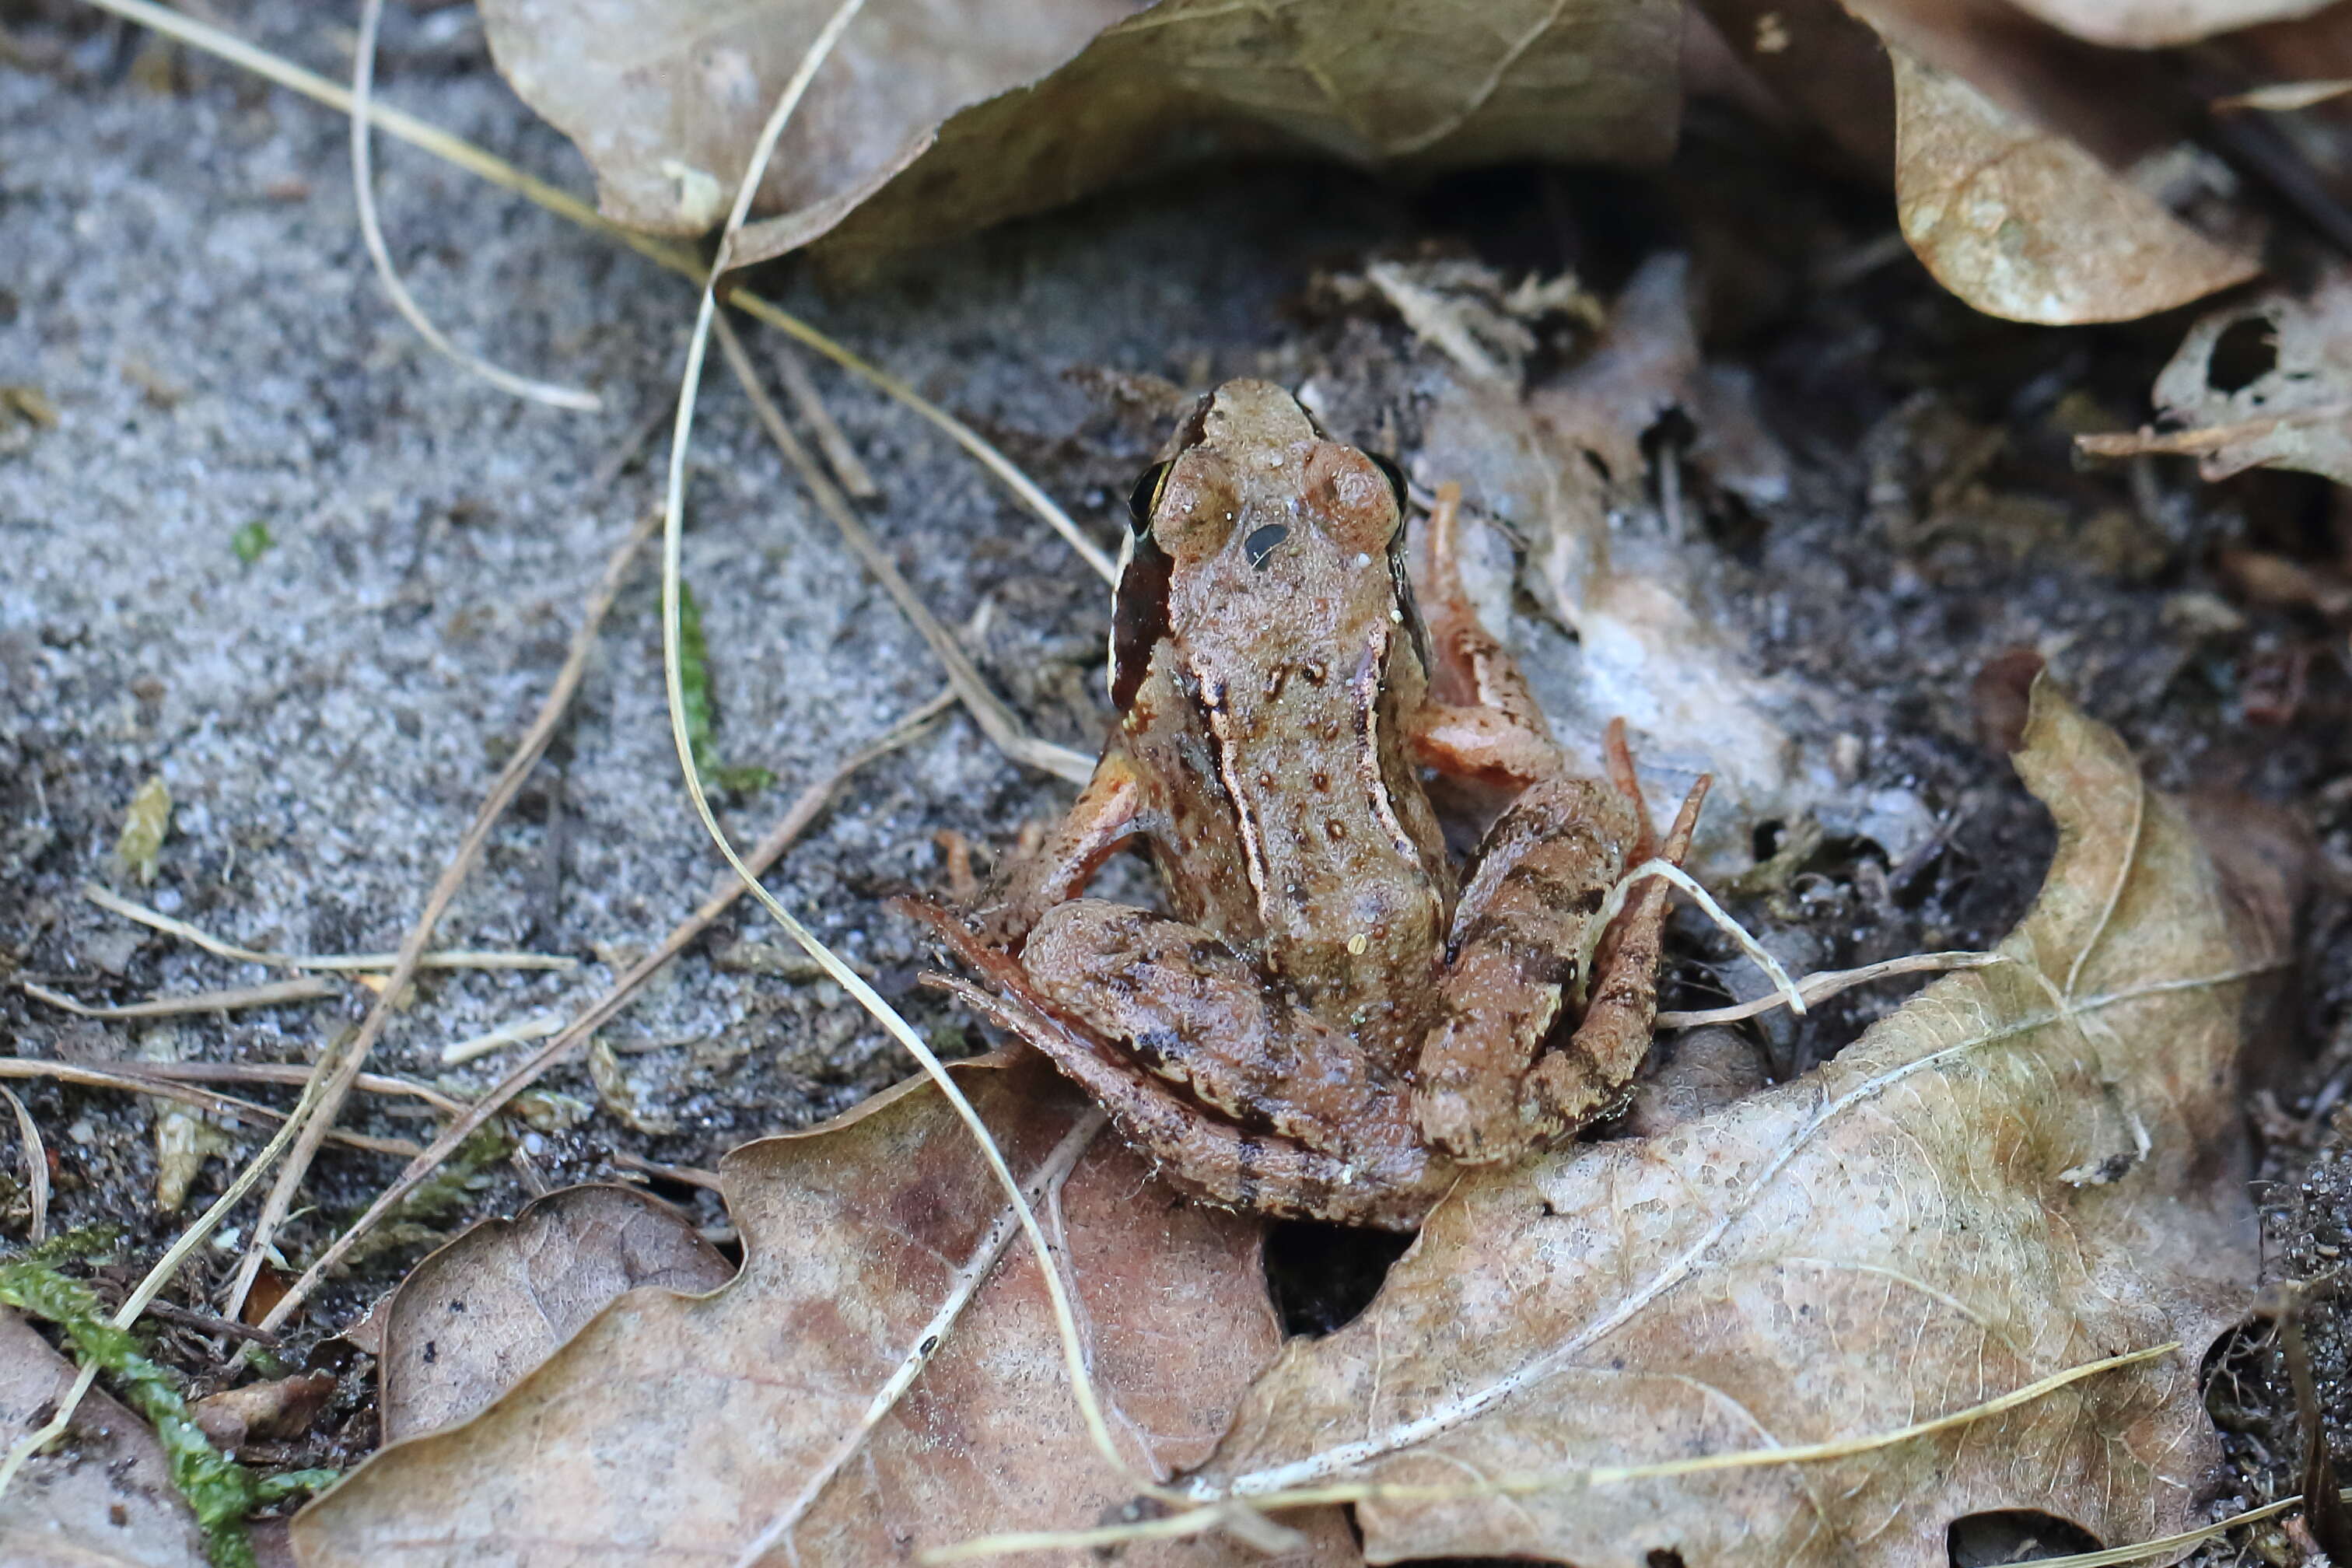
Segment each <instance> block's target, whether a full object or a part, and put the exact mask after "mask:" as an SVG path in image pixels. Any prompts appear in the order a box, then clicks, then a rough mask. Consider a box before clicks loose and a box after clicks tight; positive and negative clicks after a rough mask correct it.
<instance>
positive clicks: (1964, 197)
mask: <svg viewBox="0 0 2352 1568" xmlns="http://www.w3.org/2000/svg"><path fill="white" fill-rule="evenodd" d="M1887 53H1888V55H1889V57H1890V58H1892V59H1893V60H1894V62H1895V212H1896V216H1897V218H1898V220H1899V221H1900V223H1901V225H1902V229H1903V237H1904V238H1905V239H1906V241H1908V242H1909V244H1910V246H1911V248H1912V250H1913V251H1914V252H1916V254H1917V256H1918V258H1919V259H1920V261H1921V262H1923V263H1924V264H1925V265H1926V266H1927V270H1928V271H1929V272H1931V273H1933V274H1934V275H1935V278H1936V281H1937V282H1938V283H1941V284H1942V285H1943V286H1944V287H1945V288H1947V289H1950V290H1951V291H1952V292H1953V293H1955V294H1957V295H1958V296H1959V297H1960V298H1961V299H1963V300H1967V301H1968V302H1969V304H1970V305H1972V306H1974V307H1976V309H1978V310H1982V311H1984V312H1985V313H1986V314H1988V315H1993V316H2001V317H2005V318H2007V319H2008V320H2010V321H2032V322H2035V323H2038V324H2040V325H2043V326H2075V325H2081V324H2084V323H2087V322H2093V321H2136V320H2137V319H2138V318H2139V317H2142V316H2149V315H2154V314H2156V313H2157V312H2158V311H2159V310H2171V309H2173V308H2174V307H2176V306H2179V305H2185V304H2187V303H2188V302H2189V301H2190V300H2197V299H2201V298H2203V297H2204V296H2205V295H2208V294H2210V293H2213V292H2215V291H2216V290H2218V289H2227V288H2229V287H2231V285H2233V284H2237V283H2242V282H2244V281H2245V280H2246V279H2249V278H2252V277H2253V276H2255V275H2256V274H2257V273H2259V272H2260V271H2261V270H2262V264H2261V262H2260V260H2259V259H2258V258H2256V257H2255V256H2253V255H2252V254H2251V253H2249V252H2246V251H2242V250H2238V249H2234V248H2231V247H2228V246H2224V245H2221V244H2220V243H2217V242H2216V241H2214V240H2211V239H2209V238H2207V237H2205V236H2204V235H2202V234H2200V233H2199V232H2198V231H2197V230H2195V229H2193V228H2191V227H2189V226H2188V225H2187V224H2185V223H2183V222H2182V221H2181V220H2180V219H2179V218H2177V217H2175V216H2173V215H2172V214H2171V212H2169V211H2168V209H2167V208H2166V207H2165V205H2164V204H2163V203H2162V202H2160V201H2158V199H2157V198H2156V197H2155V196H2154V195H2150V194H2148V193H2147V191H2144V190H2142V189H2140V188H2139V187H2138V186H2137V185H2136V184H2133V183H2132V182H2131V181H2130V180H2128V179H2126V178H2125V177H2123V176H2122V175H2120V174H2116V172H2114V171H2113V170H2111V169H2109V168H2108V167H2107V166H2106V165H2105V163H2101V162H2100V161H2099V160H2098V159H2097V158H2095V157H2094V156H2093V155H2092V154H2091V153H2089V152H2088V151H2086V150H2084V148H2083V147H2081V146H2079V145H2077V144H2076V143H2075V142H2074V141H2072V140H2071V139H2069V138H2068V137H2066V136H2063V135H2061V134H2059V133H2057V132H2052V131H2049V130H2045V129H2043V128H2042V126H2040V125H2037V124H2035V123H2034V122H2032V121H2030V120H2028V119H2026V118H2025V117H2024V116H2023V115H2021V114H2020V113H2018V112H2016V111H2015V110H2011V109H2007V108H2004V107H2002V106H2001V105H2000V104H1999V103H1997V102H1995V101H1994V100H1993V99H1991V98H1990V97H1989V96H1987V95H1986V94H1985V93H1984V92H1982V91H1980V90H1979V89H1978V88H1976V87H1975V86H1973V85H1971V84H1970V83H1969V81H1968V80H1966V79H1963V78H1961V77H1959V76H1958V75H1955V74H1953V73H1952V72H1950V71H1947V70H1943V69H1939V68H1937V67H1935V66H1931V65H1928V64H1926V63H1924V62H1923V61H1921V60H1920V59H1918V58H1915V57H1914V56H1913V55H1911V54H1910V53H1909V52H1908V51H1907V50H1906V49H1904V48H1902V47H1898V46H1895V45H1894V44H1892V43H1891V42H1890V44H1889V46H1888V50H1887Z"/></svg>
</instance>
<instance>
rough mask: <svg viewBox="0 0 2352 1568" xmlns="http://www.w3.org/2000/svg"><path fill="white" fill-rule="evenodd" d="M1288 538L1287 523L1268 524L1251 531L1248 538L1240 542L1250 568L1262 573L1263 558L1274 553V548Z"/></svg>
mask: <svg viewBox="0 0 2352 1568" xmlns="http://www.w3.org/2000/svg"><path fill="white" fill-rule="evenodd" d="M1289 537H1290V525H1289V524H1288V523H1284V522H1269V523H1267V524H1266V525H1265V527H1264V528H1260V529H1254V530H1252V531H1251V533H1250V536H1249V537H1248V538H1247V539H1244V540H1243V541H1242V552H1243V553H1244V554H1245V555H1247V556H1248V557H1249V563H1250V565H1251V566H1253V567H1255V569H1257V570H1258V571H1260V572H1263V571H1265V558H1266V557H1267V556H1269V555H1271V554H1273V553H1274V547H1275V546H1276V545H1277V544H1280V543H1281V542H1283V541H1284V540H1286V539H1287V538H1289Z"/></svg>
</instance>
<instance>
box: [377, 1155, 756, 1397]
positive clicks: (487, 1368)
mask: <svg viewBox="0 0 2352 1568" xmlns="http://www.w3.org/2000/svg"><path fill="white" fill-rule="evenodd" d="M734 1275H735V1268H734V1266H733V1265H732V1264H730V1263H729V1262H728V1261H727V1260H726V1259H725V1258H722V1257H720V1256H719V1249H718V1248H717V1247H713V1246H711V1245H710V1244H709V1242H708V1241H705V1240H704V1239H703V1238H702V1237H701V1235H700V1233H699V1232H698V1231H697V1230H696V1229H695V1228H694V1226H693V1224H692V1223H691V1222H690V1221H688V1219H687V1218H686V1216H685V1215H681V1214H679V1213H678V1212H677V1210H676V1209H674V1208H672V1207H670V1206H669V1205H667V1204H665V1203H663V1202H662V1201H661V1200H660V1199H658V1198H654V1197H649V1196H647V1195H646V1194H644V1193H641V1192H638V1191H636V1190H635V1188H631V1187H616V1186H604V1185H590V1186H579V1187H565V1188H564V1189H562V1191H561V1192H553V1193H550V1194H547V1195H546V1196H545V1197H543V1198H538V1199H534V1200H533V1201H532V1202H530V1203H529V1204H526V1205H523V1207H522V1209H521V1211H520V1213H518V1214H517V1215H515V1216H514V1218H512V1219H494V1220H490V1221H488V1222H486V1223H484V1224H482V1225H478V1226H475V1227H474V1228H473V1229H471V1230H469V1231H467V1233H466V1234H465V1235H463V1236H461V1237H458V1238H457V1240H455V1241H453V1242H451V1243H450V1244H449V1245H448V1246H446V1247H443V1248H442V1249H441V1250H440V1251H438V1252H436V1253H435V1254H434V1255H433V1256H432V1257H430V1258H426V1259H425V1261H424V1262H422V1263H420V1264H418V1265H417V1266H416V1267H415V1268H414V1269H412V1270H411V1271H410V1273H409V1276H408V1278H407V1279H404V1280H403V1281H401V1285H400V1289H398V1290H396V1291H394V1293H393V1295H392V1299H391V1300H389V1301H387V1302H386V1303H385V1304H384V1306H383V1310H382V1311H381V1313H374V1314H371V1316H373V1317H376V1318H377V1319H378V1320H379V1324H378V1328H377V1330H376V1331H377V1332H378V1333H380V1334H381V1335H382V1337H383V1348H382V1352H381V1354H382V1356H383V1360H382V1361H381V1362H380V1363H378V1369H377V1371H378V1386H379V1389H380V1390H381V1394H382V1398H381V1399H380V1401H379V1407H380V1409H381V1410H382V1412H383V1440H384V1441H385V1442H387V1443H394V1442H397V1441H399V1440H400V1439H401V1438H403V1437H413V1436H417V1435H418V1434H419V1433H424V1432H430V1431H433V1430H435V1429H436V1428H438V1427H442V1426H450V1425H452V1424H453V1423H456V1422H458V1421H462V1420H464V1419H465V1418H466V1417H467V1416H469V1415H473V1414H474V1413H475V1412H476V1411H478V1410H479V1409H481V1408H482V1406H484V1405H488V1403H489V1402H490V1401H491V1400H492V1399H495V1398H497V1397H498V1396H499V1394H503V1393H505V1392H506V1391H507V1390H508V1389H509V1388H511V1387H513V1386H514V1385H515V1384H517V1383H519V1382H520V1381H521V1380H522V1378H523V1376H524V1374H526V1373H529V1372H530V1370H531V1368H533V1367H535V1366H537V1365H539V1364H540V1363H541V1362H543V1361H545V1360H546V1359H547V1358H548V1357H549V1356H551V1355H552V1354H554V1353H555V1352H556V1351H557V1350H558V1349H559V1348H560V1347H561V1346H562V1344H563V1342H565V1341H566V1340H569V1339H570V1338H571V1337H572V1335H573V1334H575V1333H577V1332H579V1331H580V1330H581V1329H583V1327H585V1326H586V1325H587V1323H588V1321H589V1320H590V1319H592V1318H593V1317H594V1316H595V1315H596V1314H597V1313H598V1312H600V1311H602V1310H604V1306H605V1304H606V1303H607V1302H609V1301H611V1300H613V1299H614V1297H616V1296H618V1295H620V1294H621V1293H622V1292H624V1291H625V1290H630V1289H635V1288H636V1287H638V1286H640V1285H649V1286H655V1287H658V1288H660V1289H665V1290H675V1291H677V1292H679V1293H681V1294H685V1295H699V1294H701V1293H702V1292H704V1291H707V1290H715V1289H718V1288H719V1286H721V1285H724V1284H726V1283H727V1281H728V1280H729V1279H732V1278H734Z"/></svg>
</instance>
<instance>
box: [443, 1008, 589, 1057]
mask: <svg viewBox="0 0 2352 1568" xmlns="http://www.w3.org/2000/svg"><path fill="white" fill-rule="evenodd" d="M562 1027H563V1020H562V1018H561V1017H559V1016H556V1015H555V1014H552V1013H541V1014H540V1015H539V1016H536V1017H530V1018H520V1019H518V1020H516V1021H515V1022H514V1023H511V1024H501V1025H499V1026H498V1027H497V1028H495V1029H492V1030H491V1031H490V1032H489V1033H488V1034H487V1035H476V1036H475V1037H473V1038H472V1039H470V1040H456V1041H452V1042H451V1043H450V1044H448V1045H446V1046H444V1047H441V1060H442V1062H443V1063H444V1064H445V1065H446V1066H449V1067H459V1066H462V1065H464V1064H465V1063H467V1062H469V1061H472V1060H473V1059H474V1058H476V1057H486V1056H488V1055H489V1054H490V1053H491V1052H492V1051H497V1050H503V1049H505V1048H506V1047H509V1046H520V1045H521V1044H523V1043H524V1042H525V1041H527V1040H543V1039H545V1038H547V1037H548V1036H550V1035H551V1034H553V1033H555V1031H556V1030H558V1029H560V1028H562Z"/></svg>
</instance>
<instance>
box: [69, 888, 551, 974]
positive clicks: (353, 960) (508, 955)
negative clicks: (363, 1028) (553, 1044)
mask: <svg viewBox="0 0 2352 1568" xmlns="http://www.w3.org/2000/svg"><path fill="white" fill-rule="evenodd" d="M81 896H82V897H83V898H85V899H88V900H89V901H90V902H91V903H93V904H96V905H97V906H98V907H99V908H100V909H102V910H113V911H114V912H115V913H116V914H118V915H121V916H122V917H123V918H124V919H125V920H133V921H138V922H139V923H140V924H141V925H143V926H151V927H152V928H153V929H155V930H156V931H162V932H163V933H164V934H165V935H167V936H176V937H178V938H179V939H180V940H181V941H182V942H193V943H194V944H195V945H196V946H198V947H201V948H203V949H204V950H205V952H209V953H212V954H213V955H215V957H219V958H230V959H235V960H236V962H237V963H259V964H264V965H266V966H268V967H269V968H271V969H318V970H325V971H328V972H330V973H346V972H349V971H353V970H358V971H366V970H374V969H391V968H394V966H396V965H397V964H398V963H400V955H399V954H398V953H396V952H331V953H325V954H319V955H312V956H308V957H306V956H304V955H303V954H301V953H298V952H257V951H255V950H254V949H252V948H249V947H239V946H238V945H237V944H236V943H235V942H224V941H223V940H222V939H220V938H219V937H216V936H215V935H213V934H212V933H211V932H210V931H199V930H198V929H197V928H196V927H194V926H192V925H190V924H189V923H188V922H187V921H181V920H173V918H172V917H171V916H170V915H167V914H165V913H163V911H162V910H152V909H149V908H148V907H147V906H146V905H145V904H142V903H137V902H134V901H132V900H130V899H126V898H124V897H123V896H122V895H121V894H120V893H117V892H112V891H110V890H109V889H105V888H101V887H100V886H99V885H98V884H97V883H96V882H84V883H83V884H82V885H81ZM579 966H580V961H579V960H578V959H576V958H566V957H564V956H563V955H562V954H561V953H554V952H479V951H477V950H474V949H470V948H457V949H446V950H444V951H442V952H427V953H423V954H420V955H419V956H418V958H417V960H416V967H417V968H419V969H576V968H578V967H579Z"/></svg>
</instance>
